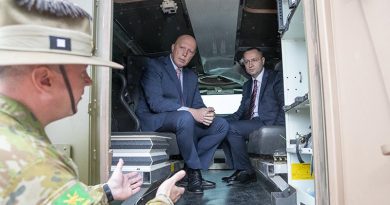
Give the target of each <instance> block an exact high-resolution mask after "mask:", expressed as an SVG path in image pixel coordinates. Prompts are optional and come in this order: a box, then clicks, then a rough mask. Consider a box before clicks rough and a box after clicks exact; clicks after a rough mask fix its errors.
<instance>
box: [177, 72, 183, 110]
mask: <svg viewBox="0 0 390 205" xmlns="http://www.w3.org/2000/svg"><path fill="white" fill-rule="evenodd" d="M180 74H181V69H180V68H177V69H176V75H177V78H178V79H179V82H180V90H181V95H180V101H181V105H182V106H184V100H183V87H182V85H181V83H182V82H181V78H180V76H181V75H180Z"/></svg>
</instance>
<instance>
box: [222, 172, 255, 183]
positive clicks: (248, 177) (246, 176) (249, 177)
mask: <svg viewBox="0 0 390 205" xmlns="http://www.w3.org/2000/svg"><path fill="white" fill-rule="evenodd" d="M256 181H257V177H256V172H254V171H252V172H248V171H240V172H239V173H238V174H237V177H236V178H235V179H234V180H231V181H229V182H228V186H229V185H233V184H250V183H252V182H256Z"/></svg>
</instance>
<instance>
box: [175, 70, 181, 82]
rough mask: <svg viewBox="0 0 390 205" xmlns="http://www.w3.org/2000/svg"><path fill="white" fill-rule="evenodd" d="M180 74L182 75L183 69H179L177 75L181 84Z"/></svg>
mask: <svg viewBox="0 0 390 205" xmlns="http://www.w3.org/2000/svg"><path fill="white" fill-rule="evenodd" d="M180 73H181V69H180V68H177V69H176V75H177V78H178V79H179V81H180V82H181V80H180Z"/></svg>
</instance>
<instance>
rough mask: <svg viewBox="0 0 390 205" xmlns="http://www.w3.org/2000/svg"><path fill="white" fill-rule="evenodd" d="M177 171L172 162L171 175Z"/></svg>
mask: <svg viewBox="0 0 390 205" xmlns="http://www.w3.org/2000/svg"><path fill="white" fill-rule="evenodd" d="M174 171H175V164H174V163H173V162H172V163H171V173H173V172H174Z"/></svg>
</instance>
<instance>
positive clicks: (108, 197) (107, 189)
mask: <svg viewBox="0 0 390 205" xmlns="http://www.w3.org/2000/svg"><path fill="white" fill-rule="evenodd" d="M103 190H104V193H106V196H107V199H108V202H112V201H114V196H112V193H111V189H110V187H109V186H108V185H107V184H104V185H103Z"/></svg>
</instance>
